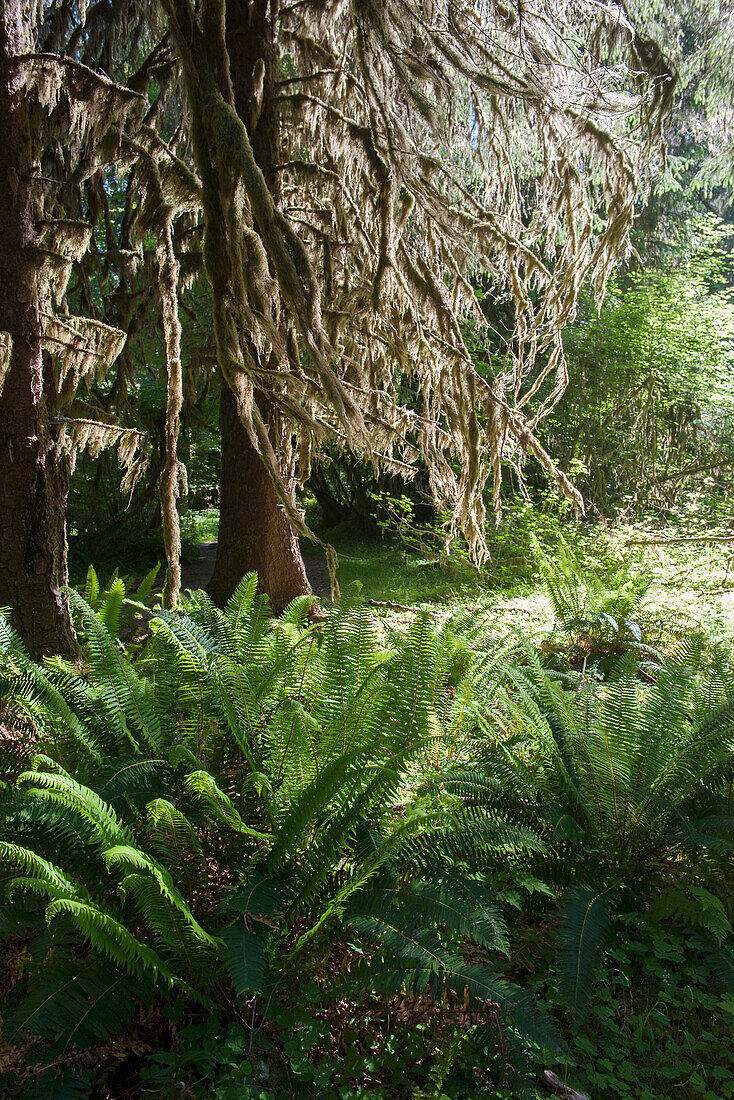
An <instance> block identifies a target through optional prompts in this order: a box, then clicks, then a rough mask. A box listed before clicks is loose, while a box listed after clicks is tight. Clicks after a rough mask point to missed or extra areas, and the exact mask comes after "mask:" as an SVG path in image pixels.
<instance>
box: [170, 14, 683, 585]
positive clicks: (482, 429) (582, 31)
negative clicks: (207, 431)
mask: <svg viewBox="0 0 734 1100" xmlns="http://www.w3.org/2000/svg"><path fill="white" fill-rule="evenodd" d="M163 3H164V6H165V9H166V11H167V12H168V15H169V18H170V25H171V32H172V38H173V41H174V43H175V45H176V49H177V50H178V52H179V55H180V60H181V64H182V67H183V72H184V79H185V88H186V95H187V99H188V104H189V110H190V116H191V133H192V140H193V150H194V156H195V159H196V164H197V167H198V171H199V174H200V176H201V181H202V190H203V210H204V222H205V230H206V241H205V248H204V260H205V265H206V270H207V274H208V277H209V281H210V283H211V287H212V296H213V310H214V324H215V331H216V337H217V347H218V359H219V367H220V370H221V374H222V378H223V381H224V383H226V385H227V387H228V388H229V390H230V391H231V393H232V394H233V396H234V407H236V411H237V415H238V417H239V421H240V423H241V425H242V428H243V429H244V431H242V430H241V429H240V426H239V425H238V424H237V423H236V420H235V416H234V409H233V404H232V399H231V398H230V397H229V395H227V394H225V398H224V400H223V413H222V431H223V436H224V438H223V455H224V463H223V494H222V504H223V508H222V516H221V523H222V556H221V558H220V561H219V562H218V563H217V570H216V572H215V577H214V582H213V586H212V590H213V591H214V593H215V595H216V596H217V597H218V598H223V597H224V596H226V594H227V593H228V592H229V591H230V590H231V589H232V588H233V587H234V585H235V584H236V582H237V581H238V580H239V577H240V576H241V574H242V572H243V571H244V570H245V569H246V568H257V569H259V570H260V572H261V573H262V575H263V576H264V577H267V578H268V581H267V585H266V587H268V588H269V589H270V590H271V592H272V593H273V595H274V596H275V602H276V603H277V604H280V603H283V602H284V601H285V600H286V599H287V598H289V597H290V596H292V595H295V594H296V593H297V592H298V591H301V590H303V588H304V587H305V578H304V573H303V569H302V565H301V562H300V556H299V554H298V543H297V540H296V538H295V532H296V531H299V532H301V533H308V531H307V528H306V527H305V524H304V521H303V518H302V516H301V515H300V513H299V511H298V509H297V507H296V504H295V500H294V494H293V485H294V482H295V481H297V480H303V479H304V478H305V477H306V476H307V474H308V468H309V461H310V457H311V455H312V453H313V452H314V449H315V448H318V446H319V444H320V442H321V441H323V440H324V439H326V438H328V439H332V440H335V441H336V442H337V444H338V445H340V446H349V447H352V448H353V449H355V450H356V451H359V452H361V453H363V454H366V455H367V456H369V457H371V458H373V459H374V460H375V461H377V462H382V463H385V464H387V465H388V466H389V467H391V468H393V469H397V470H401V471H403V472H404V473H405V474H406V475H407V476H410V473H411V468H412V463H413V461H414V460H415V458H416V457H418V456H420V457H421V458H422V459H423V461H424V462H425V464H426V467H427V469H428V471H429V475H430V482H431V488H432V491H433V493H434V494H435V496H436V497H437V498H438V499H439V500H440V501H441V502H442V503H444V504H445V505H449V506H450V507H452V508H453V509H454V517H455V522H454V529H455V531H457V532H458V531H461V532H463V534H464V535H465V536H466V538H467V540H468V542H469V546H470V548H471V551H472V553H473V554H474V556H475V557H476V558H477V559H478V560H481V558H482V557H483V555H484V553H485V543H484V526H485V518H486V517H485V510H484V504H483V489H484V487H485V484H486V482H487V479H488V477H490V476H491V475H492V474H493V475H494V482H495V501H496V503H497V505H498V503H499V471H500V460H501V458H502V456H503V455H507V454H510V455H512V454H513V453H514V455H515V456H516V457H517V458H518V460H521V458H522V456H524V454H526V453H527V452H528V451H530V452H532V453H533V454H534V455H535V457H536V458H537V459H538V460H539V461H540V462H541V463H542V464H543V466H544V467H545V468H546V470H547V471H548V472H549V474H550V475H551V476H552V477H554V478H555V479H556V480H557V482H558V484H559V486H560V488H561V489H562V490H563V491H564V492H566V493H568V494H570V495H572V496H575V495H576V494H575V492H574V490H573V488H572V486H571V485H570V484H569V483H568V481H567V479H566V478H565V477H564V476H563V474H562V473H561V472H560V471H559V470H557V469H556V467H555V465H554V463H553V461H552V459H551V457H550V456H549V455H548V454H547V453H546V452H545V451H544V450H543V448H542V447H541V445H540V444H539V442H538V440H537V438H536V435H535V431H534V429H535V427H536V425H537V423H538V421H539V419H540V417H542V416H543V415H544V413H545V412H546V411H547V410H548V408H549V407H551V406H552V404H553V402H554V401H555V400H556V399H557V397H558V396H559V395H560V393H561V392H562V390H563V387H564V384H565V370H566V368H565V360H564V357H563V350H562V345H561V340H560V331H561V328H562V326H563V324H564V323H565V321H566V320H567V319H568V318H569V317H570V316H571V315H572V313H573V310H574V308H575V301H576V295H577V292H578V288H579V286H580V285H581V283H582V282H583V281H584V279H585V278H586V277H587V276H588V275H590V276H591V278H592V280H593V282H594V285H595V288H596V291H597V293H598V294H599V295H600V294H601V293H602V290H603V286H604V281H605V279H606V277H607V275H608V273H609V271H610V270H611V267H612V265H613V263H614V262H615V260H616V259H617V258H618V257H619V256H620V255H621V254H623V253H624V250H625V248H626V245H627V240H628V234H629V229H630V225H631V222H632V218H633V214H634V208H635V202H636V199H637V196H638V192H639V188H640V186H641V185H643V186H644V179H643V177H645V175H646V173H647V172H648V170H649V165H650V160H651V157H653V158H654V154H655V151H656V150H657V149H658V148H659V140H660V130H661V118H662V117H663V114H664V112H665V109H666V107H667V104H668V103H669V99H670V89H671V84H672V78H671V76H670V74H669V73H668V72H667V70H666V68H665V65H664V61H663V58H662V56H661V55H660V52H659V51H657V50H656V49H655V48H654V46H653V45H652V43H650V42H647V41H641V40H640V39H638V38H637V37H636V35H635V33H634V31H633V29H632V28H631V26H630V25H629V23H628V22H627V21H626V19H625V18H624V17H623V15H622V14H621V11H620V9H617V8H616V7H615V9H614V10H612V9H611V8H607V7H605V6H604V5H600V4H597V3H590V2H589V3H581V4H574V5H567V4H565V3H562V2H556V0H546V2H538V3H536V4H531V5H528V4H525V3H523V4H522V5H519V4H518V5H517V7H515V6H513V5H504V4H500V3H494V2H492V0H440V2H435V0H386V2H380V3H375V2H374V0H355V2H353V3H351V4H346V3H343V2H342V0H328V2H326V3H325V2H323V0H299V2H298V3H296V4H282V3H280V2H279V0H275V2H273V0H254V2H253V3H249V4H245V3H244V2H242V0H227V2H225V0H199V3H198V4H194V3H192V2H191V0H163ZM478 268H481V269H483V270H489V271H490V272H491V273H492V276H493V279H494V285H495V287H496V292H497V294H498V295H506V296H508V297H509V298H510V299H511V301H512V303H513V307H514V311H515V329H514V336H513V339H512V340H511V342H510V345H509V347H508V348H507V349H506V354H505V357H504V362H503V363H502V364H500V365H499V366H498V369H497V373H496V375H495V377H494V379H493V380H491V381H487V380H485V379H483V378H481V377H479V376H478V375H477V373H476V372H475V370H474V368H473V366H472V361H471V356H470V355H469V352H468V349H467V347H466V344H465V342H464V338H463V335H462V326H461V319H462V317H463V316H472V317H473V318H474V319H475V321H476V322H477V324H478V325H479V326H480V327H482V326H483V327H485V329H486V323H485V319H484V315H483V314H482V311H481V309H480V306H479V303H478V301H477V298H476V296H475V294H474V291H473V289H472V285H471V273H472V271H473V270H477V269H478ZM404 375H407V376H409V377H410V378H411V379H412V384H413V386H414V388H415V389H416V390H417V393H418V395H419V397H418V404H417V408H408V407H405V406H403V405H401V404H400V403H399V401H398V399H397V397H396V395H397V393H398V392H399V381H400V378H401V377H402V376H404ZM266 475H267V476H266ZM269 486H272V488H269ZM235 509H236V511H235ZM266 532H267V534H266Z"/></svg>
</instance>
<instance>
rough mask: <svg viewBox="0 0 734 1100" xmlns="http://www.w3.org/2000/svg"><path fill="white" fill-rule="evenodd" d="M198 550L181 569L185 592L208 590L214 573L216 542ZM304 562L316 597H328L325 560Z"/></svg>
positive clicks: (310, 556)
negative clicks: (188, 590) (194, 556)
mask: <svg viewBox="0 0 734 1100" xmlns="http://www.w3.org/2000/svg"><path fill="white" fill-rule="evenodd" d="M198 550H199V557H198V558H197V559H196V560H195V561H192V562H189V563H188V564H186V565H184V566H183V567H182V569H181V588H182V589H183V590H184V591H185V590H186V589H187V588H191V589H197V588H206V586H207V584H208V583H209V580H210V578H211V575H212V573H213V572H214V561H215V559H216V556H217V544H216V542H200V543H198ZM303 561H304V564H305V566H306V573H307V574H308V579H309V581H310V582H311V587H312V588H313V591H314V595H316V596H323V597H328V596H329V571H328V569H327V568H326V562H325V561H324V559H323V558H320V557H316V556H315V555H313V554H304V555H303Z"/></svg>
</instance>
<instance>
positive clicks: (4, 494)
mask: <svg viewBox="0 0 734 1100" xmlns="http://www.w3.org/2000/svg"><path fill="white" fill-rule="evenodd" d="M37 12H38V5H37V4H36V3H33V2H30V0H8V2H6V3H4V4H3V5H2V7H1V8H0V186H2V191H3V196H4V197H3V203H2V209H1V210H0V330H1V333H2V335H1V336H0V465H1V467H2V477H0V605H4V606H7V605H9V606H10V607H11V608H12V610H13V617H14V620H15V622H16V625H17V627H18V628H19V630H20V631H21V633H22V635H23V637H24V639H25V640H26V641H27V643H28V645H29V647H30V649H31V650H32V651H33V652H34V653H37V654H42V653H46V652H51V651H62V652H67V653H70V652H73V650H74V645H75V642H74V636H73V631H72V629H71V622H70V619H69V612H68V606H67V604H66V599H65V596H64V594H63V591H62V588H63V585H64V584H65V583H66V581H67V571H66V537H65V526H64V519H65V508H66V498H67V495H68V491H69V479H70V476H71V471H72V469H73V463H74V456H75V454H76V453H77V451H78V450H79V449H80V448H81V447H83V446H90V447H91V448H92V449H93V450H97V451H98V450H99V449H101V448H102V447H104V446H108V445H110V444H114V443H117V444H119V445H120V446H121V458H122V460H123V462H124V463H125V464H127V465H128V466H129V467H132V466H134V462H135V450H136V445H137V439H138V435H139V433H136V432H134V431H125V430H121V429H118V428H115V427H114V426H112V425H109V424H106V423H104V422H95V421H93V420H89V419H88V418H85V417H79V416H74V415H73V413H74V410H73V399H74V397H75V396H76V392H77V388H78V386H79V384H80V383H81V382H82V381H83V380H84V379H85V378H87V377H88V376H90V375H94V376H98V377H101V376H102V375H103V374H104V373H105V371H106V370H107V369H108V367H109V366H110V364H111V363H112V362H113V361H114V359H115V357H116V355H117V354H118V352H119V350H120V347H121V345H122V343H123V342H124V333H121V332H119V331H117V330H115V329H113V328H110V327H109V326H107V325H104V324H101V323H100V322H98V321H94V320H89V319H85V318H80V317H70V316H68V315H66V312H65V308H64V306H65V292H66V286H67V282H68V279H69V274H70V271H71V266H72V263H73V262H74V261H75V260H78V259H79V258H80V256H81V255H82V254H83V252H84V251H85V250H86V248H87V247H88V245H89V241H90V238H91V225H89V224H88V223H86V222H84V221H82V220H79V219H80V217H81V211H80V209H79V203H78V201H77V199H78V187H75V179H77V180H78V179H81V180H83V179H85V178H86V176H88V175H89V174H91V173H93V172H94V170H95V168H96V167H97V166H98V165H99V164H100V163H103V162H104V160H105V159H109V158H110V157H112V156H114V154H115V150H117V149H119V142H120V138H119V135H120V133H121V131H122V129H123V125H124V120H125V119H127V118H134V117H137V118H138V119H139V118H140V117H141V116H142V108H143V106H144V100H143V98H142V97H141V96H139V95H136V94H135V93H133V92H130V91H127V90H125V89H122V88H119V87H117V86H116V85H114V84H112V83H111V82H110V81H109V80H108V79H106V78H105V77H102V76H98V75H97V74H95V73H94V72H92V71H91V70H90V69H88V68H86V67H85V66H83V65H80V64H78V63H77V62H75V61H73V60H71V59H69V58H63V57H59V56H56V55H52V54H37V53H33V49H34V47H35V44H36V43H35V30H36V21H35V18H34V16H35V15H36V14H37Z"/></svg>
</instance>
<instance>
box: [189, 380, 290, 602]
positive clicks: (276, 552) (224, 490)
mask: <svg viewBox="0 0 734 1100" xmlns="http://www.w3.org/2000/svg"><path fill="white" fill-rule="evenodd" d="M219 426H220V431H221V440H222V473H221V478H220V500H219V542H218V545H217V558H216V562H215V565H214V574H213V576H212V579H211V581H210V582H209V585H208V586H207V591H208V593H209V595H210V596H211V598H212V599H213V600H214V602H215V603H216V604H219V605H220V606H221V605H223V604H225V603H226V602H227V600H228V599H229V597H230V596H231V595H232V593H233V592H234V590H235V588H236V587H237V585H238V584H239V582H240V581H241V580H242V578H243V576H244V575H245V573H249V572H251V571H254V572H256V573H257V575H258V581H259V587H260V589H261V591H262V592H266V593H267V594H268V596H269V597H270V603H271V605H272V607H273V610H274V611H276V612H277V611H281V610H282V609H283V608H284V607H285V606H286V604H287V603H289V602H290V601H291V600H292V599H294V598H295V597H296V596H299V595H302V594H303V593H304V592H310V591H311V586H310V585H309V582H308V577H307V576H306V569H305V567H304V564H303V558H302V556H301V551H300V548H299V545H298V536H297V535H296V533H295V531H294V530H293V527H292V525H291V522H290V520H289V519H288V516H287V515H286V513H285V509H284V508H283V507H282V505H281V504H280V502H279V501H278V498H277V496H276V493H275V489H274V488H273V483H272V481H271V480H270V476H269V474H268V472H267V470H266V469H265V466H264V465H263V463H262V460H261V459H260V456H259V455H258V453H257V451H256V450H255V449H254V447H253V446H252V444H251V443H250V440H249V439H248V437H247V433H246V432H245V429H244V427H243V426H242V422H241V420H240V418H239V415H238V413H237V404H236V401H235V398H234V395H233V394H232V391H231V390H230V388H229V386H228V385H227V384H226V382H224V381H223V382H222V385H221V397H220V404H219Z"/></svg>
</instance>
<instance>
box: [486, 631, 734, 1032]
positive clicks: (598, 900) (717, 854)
mask: <svg viewBox="0 0 734 1100" xmlns="http://www.w3.org/2000/svg"><path fill="white" fill-rule="evenodd" d="M502 684H503V688H502V690H500V691H498V692H497V693H496V696H495V698H496V706H495V710H494V712H493V714H492V718H491V720H487V718H485V717H480V724H481V726H482V728H483V730H484V737H485V743H484V750H483V752H484V759H483V769H484V774H485V776H486V779H485V784H486V787H487V790H488V791H493V785H495V787H496V783H497V777H498V776H502V781H503V792H502V796H501V800H502V801H503V803H504V805H505V806H506V810H507V813H508V814H509V815H510V816H514V817H515V818H516V819H517V820H521V821H523V822H530V823H532V822H533V820H535V822H536V828H537V829H538V832H539V834H540V835H541V837H542V838H543V840H544V841H545V843H546V846H547V848H546V851H545V853H544V854H543V855H542V856H540V857H539V858H538V859H537V860H536V866H535V870H536V872H537V873H538V875H539V876H541V877H542V878H543V879H544V881H546V882H549V883H551V885H552V886H553V887H554V889H555V891H556V892H557V893H558V894H559V896H560V898H561V901H560V918H561V919H560V925H559V929H558V943H559V968H560V974H561V978H562V981H561V990H562V994H563V996H564V997H565V998H566V1004H567V1005H568V1007H569V1008H570V1010H571V1012H572V1014H573V1015H574V1016H576V1017H581V1016H583V1014H584V1012H585V1010H586V1007H587V1005H588V998H589V994H590V988H591V985H590V983H591V978H592V974H593V970H594V966H595V965H596V963H597V962H598V959H599V952H600V949H601V946H602V944H603V942H604V940H605V937H606V935H607V932H608V930H609V927H610V921H612V919H613V915H614V912H615V911H616V910H617V909H620V908H626V909H627V910H628V911H629V910H630V909H631V910H634V909H637V910H648V909H649V913H650V915H651V916H654V917H657V918H658V919H661V920H664V919H675V920H678V921H680V922H682V923H683V924H684V925H685V926H687V927H691V928H699V929H701V930H704V931H705V932H706V933H707V934H708V935H709V936H710V937H711V938H712V941H713V942H714V943H715V944H716V945H717V946H718V947H720V946H721V945H722V944H723V943H724V942H725V941H728V940H731V939H732V926H731V924H730V922H729V917H728V915H727V913H726V912H725V908H724V906H723V905H722V903H721V901H720V900H719V895H720V894H721V892H722V889H723V884H724V883H725V882H726V881H727V879H728V876H729V873H730V866H731V857H732V853H733V852H734V812H732V795H733V794H734V787H733V786H732V785H733V784H734V674H732V671H731V669H730V667H729V666H728V664H727V662H726V660H725V658H724V657H723V656H721V655H718V656H717V655H714V657H713V658H712V659H707V660H704V655H703V653H702V649H701V645H700V643H697V642H695V641H692V642H689V643H687V644H686V645H684V646H682V647H681V648H680V649H679V650H678V652H677V653H676V654H675V655H674V656H673V657H671V658H669V659H668V660H667V661H666V662H665V664H663V665H661V666H660V667H659V668H658V670H657V675H656V678H655V680H654V682H653V683H652V685H648V686H644V685H643V684H642V683H641V682H640V679H639V677H638V675H637V669H636V666H635V665H634V664H631V665H630V664H628V667H627V669H626V671H625V670H624V669H622V670H620V675H619V676H618V679H617V680H616V681H615V682H613V683H610V684H608V685H598V684H596V685H595V684H594V682H593V681H589V680H582V681H581V682H580V683H579V684H576V686H574V681H573V680H570V681H569V680H568V679H567V678H563V677H558V676H554V675H552V674H549V673H548V672H547V670H546V669H544V668H543V667H542V664H541V660H540V658H539V656H538V655H537V654H535V653H534V652H533V651H532V650H530V649H529V648H526V650H525V659H524V665H523V667H520V666H519V665H517V664H515V665H507V666H506V667H505V672H504V678H503V679H502ZM493 798H494V803H495V805H496V804H497V803H498V798H499V794H498V792H497V791H496V790H494V791H493ZM712 891H713V892H712Z"/></svg>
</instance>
